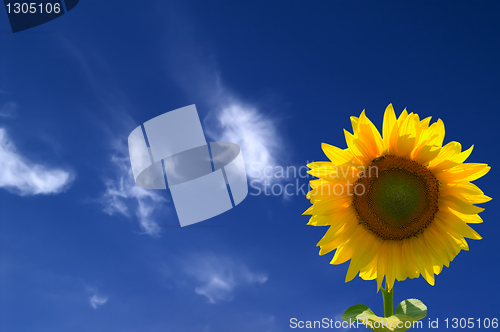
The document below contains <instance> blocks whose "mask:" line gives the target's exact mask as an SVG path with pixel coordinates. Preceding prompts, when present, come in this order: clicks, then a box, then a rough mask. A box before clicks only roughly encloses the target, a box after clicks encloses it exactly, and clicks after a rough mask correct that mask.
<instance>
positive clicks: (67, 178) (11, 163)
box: [0, 128, 74, 196]
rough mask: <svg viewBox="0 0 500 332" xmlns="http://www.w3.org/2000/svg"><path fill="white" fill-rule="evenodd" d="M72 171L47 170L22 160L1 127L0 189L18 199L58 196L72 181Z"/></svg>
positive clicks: (42, 166) (47, 168) (45, 167)
mask: <svg viewBox="0 0 500 332" xmlns="http://www.w3.org/2000/svg"><path fill="white" fill-rule="evenodd" d="M73 178H74V176H73V174H72V172H70V171H67V170H63V169H60V168H49V167H47V166H44V165H40V164H36V163H34V162H32V161H30V160H27V159H26V158H25V157H23V156H22V155H21V154H20V153H19V152H18V151H17V149H16V147H15V146H14V144H13V143H12V141H11V140H10V138H9V137H8V135H7V132H6V130H5V129H4V128H0V188H4V189H6V190H8V191H10V192H12V193H16V194H18V195H21V196H28V195H38V194H58V193H60V192H62V191H64V190H65V189H66V188H67V186H68V185H69V184H70V183H71V182H72V180H73Z"/></svg>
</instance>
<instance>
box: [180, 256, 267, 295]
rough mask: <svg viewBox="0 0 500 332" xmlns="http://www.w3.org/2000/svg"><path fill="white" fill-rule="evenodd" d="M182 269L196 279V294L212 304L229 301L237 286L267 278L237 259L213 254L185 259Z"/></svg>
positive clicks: (263, 280) (258, 282) (247, 284)
mask: <svg viewBox="0 0 500 332" xmlns="http://www.w3.org/2000/svg"><path fill="white" fill-rule="evenodd" d="M184 271H185V273H186V274H187V275H189V276H191V277H192V278H194V280H195V281H196V283H197V286H196V287H195V288H194V291H195V292H196V294H198V295H201V296H205V297H206V298H207V299H208V301H209V302H210V303H212V304H215V303H218V302H220V301H231V300H232V299H233V298H234V293H235V291H236V290H237V289H238V288H240V287H243V286H249V285H252V284H263V283H265V282H266V281H267V279H268V277H267V276H266V275H265V274H263V273H257V272H253V271H250V270H249V269H248V267H247V266H246V265H244V264H243V263H241V262H239V261H235V260H233V259H231V258H229V257H219V256H215V255H213V254H203V255H199V256H196V257H194V258H192V259H186V260H185V266H184Z"/></svg>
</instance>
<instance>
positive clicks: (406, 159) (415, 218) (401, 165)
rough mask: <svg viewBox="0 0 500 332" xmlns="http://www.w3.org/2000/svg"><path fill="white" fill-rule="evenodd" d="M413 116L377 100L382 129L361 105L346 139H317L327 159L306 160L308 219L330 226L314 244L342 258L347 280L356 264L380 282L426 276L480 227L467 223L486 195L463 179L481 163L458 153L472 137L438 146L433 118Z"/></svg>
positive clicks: (474, 174) (440, 131)
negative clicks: (338, 143) (339, 143)
mask: <svg viewBox="0 0 500 332" xmlns="http://www.w3.org/2000/svg"><path fill="white" fill-rule="evenodd" d="M430 122H431V118H430V117H428V118H425V119H423V120H420V118H419V116H418V114H414V113H410V114H408V112H407V111H406V109H405V110H404V111H403V112H402V113H401V115H400V116H399V118H396V115H395V113H394V109H393V107H392V104H390V105H389V106H388V107H387V109H386V110H385V114H384V122H383V127H382V134H383V137H382V136H381V135H380V133H379V131H378V130H377V128H376V127H375V126H374V125H373V123H372V122H371V121H370V120H369V119H368V118H367V117H366V115H365V112H364V111H363V112H362V113H361V115H360V116H359V118H357V117H351V123H352V127H353V133H352V134H351V133H349V132H348V131H346V130H344V133H345V138H346V142H347V146H348V148H347V149H340V148H338V147H335V146H331V145H328V144H324V143H323V144H322V149H323V151H324V153H325V154H326V156H327V157H328V159H330V161H329V162H314V163H311V164H309V165H308V167H309V168H310V169H311V170H310V171H309V174H311V175H313V176H315V177H317V178H319V179H316V180H312V181H311V182H310V185H311V189H312V190H311V191H310V192H309V193H308V194H307V198H308V199H310V201H311V203H312V204H313V205H312V206H311V207H310V208H309V209H307V211H305V212H304V214H305V215H311V216H312V217H311V218H310V220H309V223H308V225H313V226H329V229H328V231H327V232H326V234H325V236H324V237H323V238H322V239H321V241H319V243H318V244H317V245H318V246H319V247H320V252H319V254H320V255H324V254H326V253H329V252H331V251H333V250H336V251H335V255H334V257H333V259H332V261H331V264H342V263H344V262H346V261H348V260H350V264H349V269H348V271H347V275H346V282H348V281H350V280H352V279H353V278H354V277H355V276H356V275H357V274H358V273H359V276H360V277H361V278H362V279H364V280H374V279H376V280H377V290H378V289H380V287H381V285H382V281H383V279H384V277H385V283H386V290H388V291H391V289H392V287H393V285H394V281H395V280H398V281H402V280H405V279H406V278H418V277H419V276H420V275H422V276H423V277H424V278H425V280H427V282H428V283H429V284H431V285H434V276H435V275H438V274H439V273H440V272H441V271H442V269H443V266H446V267H449V264H450V262H451V261H452V260H453V259H454V258H455V256H456V255H457V254H458V253H459V252H460V250H468V249H469V247H468V245H467V242H466V240H465V238H468V239H474V240H479V239H481V236H479V234H478V233H476V232H475V231H474V230H473V229H472V228H471V227H469V225H468V224H474V223H481V222H482V219H481V217H480V216H479V215H478V213H480V212H481V211H483V210H484V209H483V208H480V207H477V206H475V205H474V204H478V203H484V202H487V201H489V200H490V199H491V198H490V197H488V196H485V195H484V193H483V192H482V191H481V190H480V189H479V188H478V187H477V186H476V185H474V184H472V183H471V182H470V181H474V180H476V179H478V178H480V177H482V176H483V175H485V174H486V173H487V172H488V171H489V170H490V167H488V165H486V164H476V163H465V164H464V163H463V162H464V161H465V160H466V159H467V158H468V157H469V155H470V154H471V152H472V149H473V147H474V146H472V147H471V148H469V149H468V150H466V151H462V148H461V145H460V143H458V142H450V143H448V144H446V145H444V146H443V140H444V133H445V130H444V124H443V122H442V121H441V119H438V120H437V122H435V123H432V124H430Z"/></svg>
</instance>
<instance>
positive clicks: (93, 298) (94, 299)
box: [88, 287, 108, 309]
mask: <svg viewBox="0 0 500 332" xmlns="http://www.w3.org/2000/svg"><path fill="white" fill-rule="evenodd" d="M88 292H89V293H90V296H89V304H90V306H91V307H92V308H94V309H98V308H99V307H101V306H103V305H105V304H106V303H107V302H108V297H107V296H103V295H101V294H99V292H98V291H97V289H96V288H94V287H92V288H89V289H88Z"/></svg>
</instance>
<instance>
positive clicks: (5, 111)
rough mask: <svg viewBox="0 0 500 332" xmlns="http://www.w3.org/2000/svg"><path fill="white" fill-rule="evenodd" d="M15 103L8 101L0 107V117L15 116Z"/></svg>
mask: <svg viewBox="0 0 500 332" xmlns="http://www.w3.org/2000/svg"><path fill="white" fill-rule="evenodd" d="M16 110H17V104H16V103H15V102H13V101H11V102H8V103H6V104H4V105H3V106H1V107H0V117H2V118H13V117H15V116H16Z"/></svg>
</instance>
